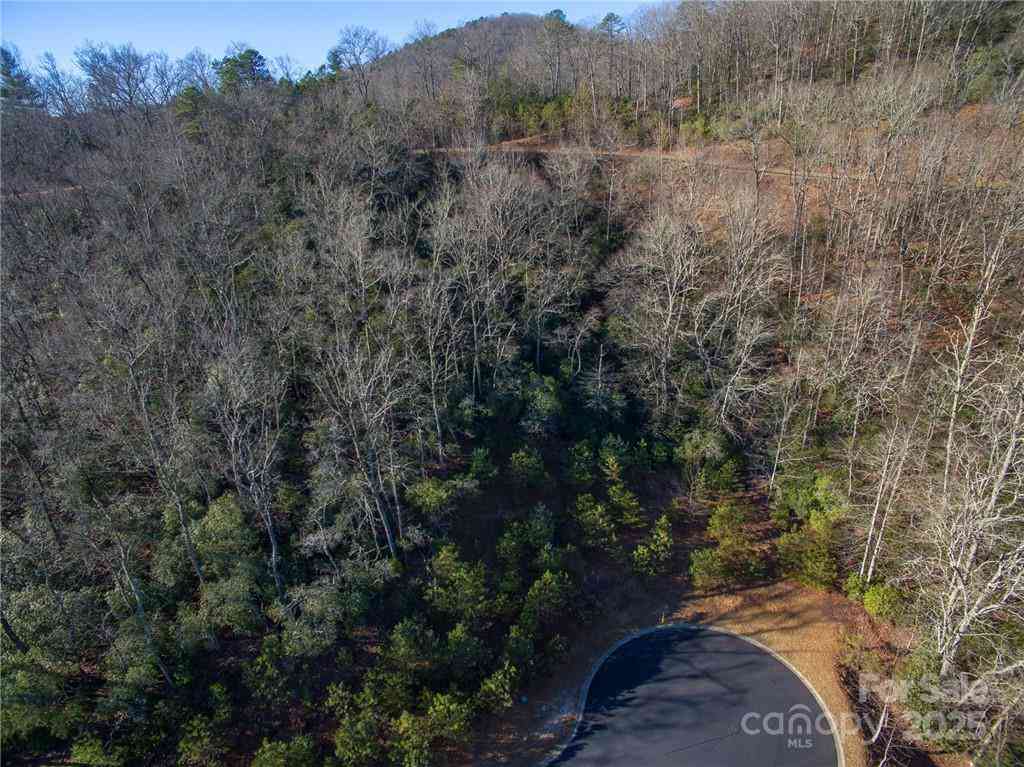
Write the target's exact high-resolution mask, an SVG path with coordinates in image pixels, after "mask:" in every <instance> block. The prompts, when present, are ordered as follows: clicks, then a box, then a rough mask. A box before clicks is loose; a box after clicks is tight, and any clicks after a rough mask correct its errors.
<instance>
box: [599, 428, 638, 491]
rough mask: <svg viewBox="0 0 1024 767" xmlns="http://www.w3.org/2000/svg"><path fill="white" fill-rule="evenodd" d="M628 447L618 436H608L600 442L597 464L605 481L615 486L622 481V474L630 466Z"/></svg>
mask: <svg viewBox="0 0 1024 767" xmlns="http://www.w3.org/2000/svg"><path fill="white" fill-rule="evenodd" d="M630 457H631V456H630V450H629V445H627V444H626V442H625V440H623V439H622V437H620V436H619V435H618V434H609V435H608V436H606V437H605V438H604V439H603V440H602V441H601V449H600V450H599V451H598V463H599V464H600V466H601V473H602V474H603V475H604V478H605V481H606V482H609V483H612V484H615V483H619V482H621V481H622V475H623V472H625V471H626V470H627V469H628V468H629V465H630Z"/></svg>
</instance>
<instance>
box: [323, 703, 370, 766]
mask: <svg viewBox="0 0 1024 767" xmlns="http://www.w3.org/2000/svg"><path fill="white" fill-rule="evenodd" d="M372 703H373V701H372V700H369V699H368V696H366V695H365V694H361V695H359V696H358V697H357V696H355V695H353V694H352V692H351V691H350V690H348V689H347V688H346V687H344V686H342V685H335V686H333V687H331V688H330V690H329V691H328V697H327V705H328V707H329V709H330V710H331V711H332V713H333V714H334V716H335V717H336V718H337V720H338V722H340V725H339V727H338V729H337V730H335V731H334V754H335V756H337V758H338V761H339V762H340V763H341V764H342V765H343V766H344V767H372V765H374V764H378V763H379V762H380V760H381V758H382V757H383V756H384V748H383V743H382V742H381V735H382V733H383V726H384V720H383V717H382V715H381V714H382V712H381V711H380V710H379V709H377V708H375V707H374V706H373V705H372Z"/></svg>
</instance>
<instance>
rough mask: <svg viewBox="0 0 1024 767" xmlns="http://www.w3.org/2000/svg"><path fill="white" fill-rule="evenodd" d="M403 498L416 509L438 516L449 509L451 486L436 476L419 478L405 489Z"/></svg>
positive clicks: (434, 516) (432, 516)
mask: <svg viewBox="0 0 1024 767" xmlns="http://www.w3.org/2000/svg"><path fill="white" fill-rule="evenodd" d="M405 499H406V500H407V501H408V502H409V504H410V505H411V506H412V507H413V508H414V509H416V510H417V511H420V512H421V513H423V514H426V515H427V516H429V517H431V518H438V517H440V516H442V515H443V514H444V513H445V512H447V511H450V509H451V505H450V504H451V500H452V486H451V485H450V484H449V483H447V482H445V481H444V480H442V479H438V478H437V477H430V478H428V479H421V480H420V481H419V482H414V483H413V484H412V485H410V486H409V487H408V488H407V489H406V491H405Z"/></svg>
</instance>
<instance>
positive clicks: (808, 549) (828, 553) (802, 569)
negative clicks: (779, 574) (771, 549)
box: [776, 523, 839, 589]
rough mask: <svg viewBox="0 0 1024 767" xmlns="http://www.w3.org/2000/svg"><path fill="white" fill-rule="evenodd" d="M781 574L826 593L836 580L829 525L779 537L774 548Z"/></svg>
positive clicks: (831, 532) (808, 528)
mask: <svg viewBox="0 0 1024 767" xmlns="http://www.w3.org/2000/svg"><path fill="white" fill-rule="evenodd" d="M776 546H777V550H778V554H779V562H780V563H781V564H782V570H783V573H784V574H785V575H787V576H790V577H794V578H796V579H798V580H799V581H801V582H803V583H806V584H808V585H810V586H817V587H818V588H823V589H829V588H832V587H833V586H834V585H835V582H836V579H837V578H838V577H839V565H838V564H837V562H836V557H835V554H834V553H833V548H834V534H833V530H832V526H831V525H824V526H822V525H814V524H811V523H808V524H805V525H803V526H802V527H800V528H798V529H797V530H793V531H791V532H788V533H784V534H783V535H781V536H779V539H778V542H777V544H776Z"/></svg>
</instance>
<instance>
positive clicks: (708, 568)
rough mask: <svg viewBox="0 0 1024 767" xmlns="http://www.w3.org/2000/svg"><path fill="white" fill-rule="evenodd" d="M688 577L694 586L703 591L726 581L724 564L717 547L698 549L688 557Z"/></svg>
mask: <svg viewBox="0 0 1024 767" xmlns="http://www.w3.org/2000/svg"><path fill="white" fill-rule="evenodd" d="M690 577H691V578H692V579H693V585H694V587H695V588H697V589H700V590H701V591H704V590H706V589H713V588H717V587H719V586H722V585H724V584H725V583H726V581H727V578H726V574H725V566H724V564H723V562H722V555H721V553H720V552H719V550H718V549H698V550H697V551H695V552H693V554H692V555H691V557H690Z"/></svg>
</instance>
